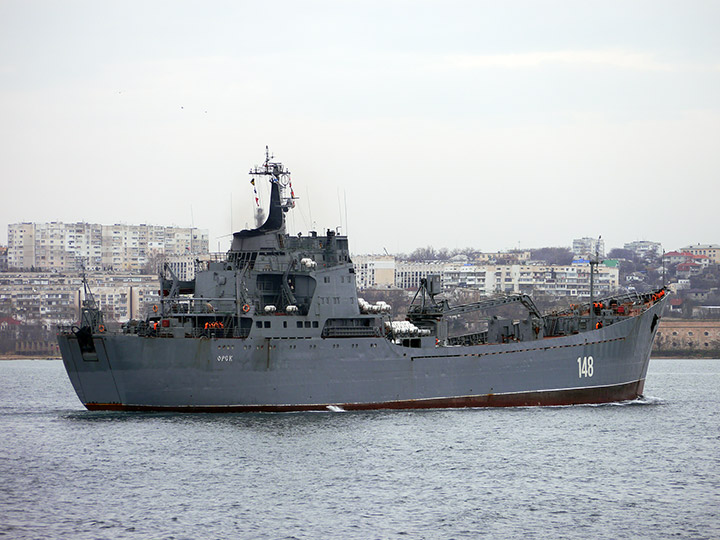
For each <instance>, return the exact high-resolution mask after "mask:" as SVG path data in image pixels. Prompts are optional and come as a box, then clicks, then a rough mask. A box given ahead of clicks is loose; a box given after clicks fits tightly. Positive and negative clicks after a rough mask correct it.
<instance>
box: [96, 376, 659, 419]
mask: <svg viewBox="0 0 720 540" xmlns="http://www.w3.org/2000/svg"><path fill="white" fill-rule="evenodd" d="M644 386H645V380H644V379H643V380H640V381H635V382H631V383H627V384H621V385H615V386H605V387H595V388H574V389H570V390H551V391H547V392H523V393H517V394H485V395H481V396H461V397H451V398H432V399H420V400H400V401H385V402H380V403H326V404H308V405H218V406H208V405H188V406H182V407H178V406H167V407H165V406H157V405H125V404H122V403H86V404H85V407H87V409H88V410H91V411H131V412H143V411H145V412H198V413H228V412H293V411H323V410H327V408H328V407H329V406H336V407H340V408H342V409H344V410H346V411H362V410H378V409H449V408H454V409H459V408H466V407H538V406H540V407H549V406H558V405H580V404H583V405H585V404H600V403H612V402H617V401H628V400H632V399H637V398H638V397H640V396H641V395H642V392H643V388H644Z"/></svg>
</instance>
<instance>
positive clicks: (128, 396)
mask: <svg viewBox="0 0 720 540" xmlns="http://www.w3.org/2000/svg"><path fill="white" fill-rule="evenodd" d="M273 160H274V158H273V157H272V156H270V155H269V153H268V152H267V150H266V156H265V161H264V164H263V165H261V166H258V167H255V168H253V169H251V170H250V174H251V175H252V182H253V186H255V183H254V182H255V180H256V179H259V180H262V181H266V182H269V188H270V189H269V192H270V200H269V209H268V212H267V217H266V218H264V221H263V222H261V223H258V224H257V226H256V227H255V228H251V229H245V230H241V231H239V232H235V233H233V238H232V244H231V246H230V249H229V251H227V253H226V254H223V255H222V256H218V257H216V258H215V259H213V260H206V261H197V263H196V264H197V268H196V273H195V277H194V279H193V280H191V281H182V280H180V279H178V278H177V276H176V275H175V274H174V273H173V272H171V271H170V270H169V268H168V267H167V266H166V267H165V269H164V270H163V273H162V274H161V276H160V300H159V301H158V303H157V304H156V305H154V306H153V307H152V310H151V311H149V313H148V315H147V316H146V317H145V318H144V319H143V320H130V321H129V322H127V323H124V324H122V326H120V327H119V328H117V329H115V330H110V329H109V328H106V326H105V322H104V316H103V312H102V310H101V309H99V307H98V304H97V303H96V302H95V300H94V299H93V297H92V293H91V291H90V290H89V289H88V288H87V287H86V291H85V300H84V301H83V304H82V309H81V313H80V322H79V324H78V326H74V327H72V328H65V329H60V331H59V333H58V342H59V347H60V351H61V354H62V359H63V363H64V365H65V368H66V370H67V373H68V376H69V378H70V381H71V383H72V385H73V387H74V389H75V391H76V393H77V395H78V397H79V398H80V401H81V402H82V403H83V404H84V405H85V407H87V408H88V409H90V410H110V411H194V412H244V411H303V410H324V409H330V410H336V408H339V409H343V410H354V409H406V408H440V407H492V406H499V407H507V406H538V405H545V406H547V405H573V404H594V403H607V402H615V401H623V400H633V399H636V398H638V397H640V396H641V395H642V392H643V387H644V384H645V377H646V373H647V369H648V363H649V359H650V349H651V346H652V342H653V339H654V336H655V334H656V332H657V330H658V321H659V320H660V317H661V316H662V310H663V307H664V304H665V300H666V298H667V297H666V291H665V289H664V288H661V289H658V290H656V291H654V292H648V293H636V292H633V293H628V294H621V295H616V296H610V297H606V298H602V299H598V298H594V295H593V274H594V266H593V263H592V262H591V265H590V270H591V271H590V283H591V287H590V298H589V301H586V302H584V303H581V304H576V305H572V306H570V307H569V308H567V309H563V310H556V311H553V312H550V313H547V314H543V313H541V312H540V310H539V309H538V308H537V307H536V305H535V303H534V302H533V300H532V298H531V297H530V296H528V295H526V294H507V295H503V296H497V297H488V298H485V299H483V300H481V301H479V302H474V303H469V304H462V305H451V303H450V302H449V300H448V299H446V298H444V297H443V294H442V284H441V278H440V276H438V275H428V276H427V277H426V278H424V279H422V280H421V283H420V288H419V289H418V291H417V292H416V294H415V297H414V299H413V300H412V302H411V303H410V304H409V306H408V309H407V316H406V319H405V320H402V321H396V320H393V318H392V313H391V312H392V310H391V307H390V306H389V305H388V304H387V303H385V302H377V303H374V304H371V303H369V302H366V301H364V300H363V299H362V298H360V297H358V291H357V286H356V276H355V270H354V267H353V262H352V260H351V256H350V250H349V246H348V238H347V236H343V235H341V234H339V233H338V232H337V231H336V230H327V231H326V232H325V234H318V233H317V232H316V231H310V232H309V233H307V234H305V235H303V234H297V235H290V234H288V233H287V231H286V214H287V213H288V212H290V211H291V210H292V209H293V208H294V207H295V204H296V197H295V194H294V191H293V188H292V183H291V178H290V173H289V171H288V170H287V169H286V168H285V167H284V165H283V164H282V163H279V162H275V161H273ZM594 263H595V264H597V261H594ZM509 305H512V306H513V307H514V308H515V311H518V310H520V313H521V315H520V316H519V317H517V318H510V317H503V316H500V315H498V314H497V312H498V311H507V309H506V308H503V306H509ZM501 308H502V309H501ZM465 314H474V317H476V319H477V320H478V321H480V322H481V323H482V324H481V325H480V327H475V328H472V330H473V331H472V332H470V333H468V332H467V331H465V332H459V333H458V332H451V331H450V330H451V329H453V328H454V327H456V326H457V325H452V324H449V321H451V320H457V317H459V316H463V315H465ZM461 328H464V327H463V326H462V325H461Z"/></svg>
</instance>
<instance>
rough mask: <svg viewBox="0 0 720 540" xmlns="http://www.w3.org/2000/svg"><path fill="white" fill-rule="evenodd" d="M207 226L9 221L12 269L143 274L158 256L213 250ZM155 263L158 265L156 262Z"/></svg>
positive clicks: (10, 266)
mask: <svg viewBox="0 0 720 540" xmlns="http://www.w3.org/2000/svg"><path fill="white" fill-rule="evenodd" d="M208 247H209V238H208V232H207V231H206V230H201V229H196V228H186V227H162V226H155V225H125V224H115V225H100V224H97V223H82V222H80V223H62V222H51V223H14V224H11V225H8V268H9V269H14V270H31V269H32V270H41V271H42V270H50V271H77V270H79V269H80V268H81V267H83V266H84V267H85V268H86V269H88V270H112V271H115V272H141V271H142V270H144V269H145V268H146V266H148V265H150V266H153V265H154V262H156V259H157V258H158V257H160V258H162V257H166V256H178V255H197V254H203V253H207V252H208ZM155 266H156V265H155Z"/></svg>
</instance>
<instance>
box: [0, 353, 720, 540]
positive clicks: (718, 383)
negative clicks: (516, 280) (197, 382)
mask: <svg viewBox="0 0 720 540" xmlns="http://www.w3.org/2000/svg"><path fill="white" fill-rule="evenodd" d="M646 395H647V396H650V397H646V398H644V399H642V400H639V401H635V402H632V403H625V404H616V405H602V406H575V407H554V408H517V409H465V410H438V411H388V412H385V411H375V412H339V411H335V412H333V411H328V412H326V413H292V414H228V415H209V414H192V415H189V414H136V413H98V412H88V411H86V410H85V409H84V408H83V407H82V406H81V404H80V403H79V401H78V400H77V398H76V397H75V394H74V392H73V390H72V388H71V386H70V383H69V382H68V380H67V376H66V375H65V372H64V370H63V367H62V363H61V362H60V361H40V360H36V361H30V360H23V361H5V362H0V537H7V538H33V539H36V538H53V539H55V538H88V539H101V538H157V539H171V538H173V539H184V538H258V539H264V538H268V539H270V538H272V539H275V538H278V539H283V538H288V539H325V538H343V539H347V538H362V539H372V538H383V539H385V538H412V539H417V538H427V539H445V538H447V539H450V538H454V539H463V538H468V539H471V538H473V539H474V538H483V537H486V538H523V539H525V538H578V539H580V538H582V539H587V538H633V539H635V538H671V537H677V538H718V537H720V518H719V517H718V515H719V514H720V510H718V509H719V508H720V444H719V443H720V360H653V361H652V362H651V364H650V372H649V375H648V381H647V384H646Z"/></svg>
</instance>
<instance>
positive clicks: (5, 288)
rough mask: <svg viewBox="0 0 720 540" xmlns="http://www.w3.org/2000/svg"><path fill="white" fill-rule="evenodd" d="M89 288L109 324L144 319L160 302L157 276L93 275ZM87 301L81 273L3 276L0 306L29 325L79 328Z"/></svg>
mask: <svg viewBox="0 0 720 540" xmlns="http://www.w3.org/2000/svg"><path fill="white" fill-rule="evenodd" d="M88 284H89V285H90V289H91V291H92V294H93V297H94V298H95V300H96V301H97V302H98V303H99V304H100V307H101V309H102V310H103V311H104V312H105V316H106V318H107V319H108V320H117V321H127V320H128V319H131V318H143V317H144V316H145V314H146V313H147V312H148V311H149V309H150V308H151V307H152V305H153V304H156V303H157V302H158V300H159V296H158V289H159V283H158V277H157V276H156V275H142V274H129V273H126V274H89V275H88ZM83 299H84V287H83V282H82V276H81V275H80V274H79V273H60V272H6V273H3V274H0V306H2V310H3V312H4V314H5V315H12V316H13V317H15V318H17V319H20V320H23V321H26V322H28V321H43V322H45V323H48V324H53V325H54V324H76V323H77V321H78V320H79V313H80V311H79V310H80V306H81V305H82V300H83Z"/></svg>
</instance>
